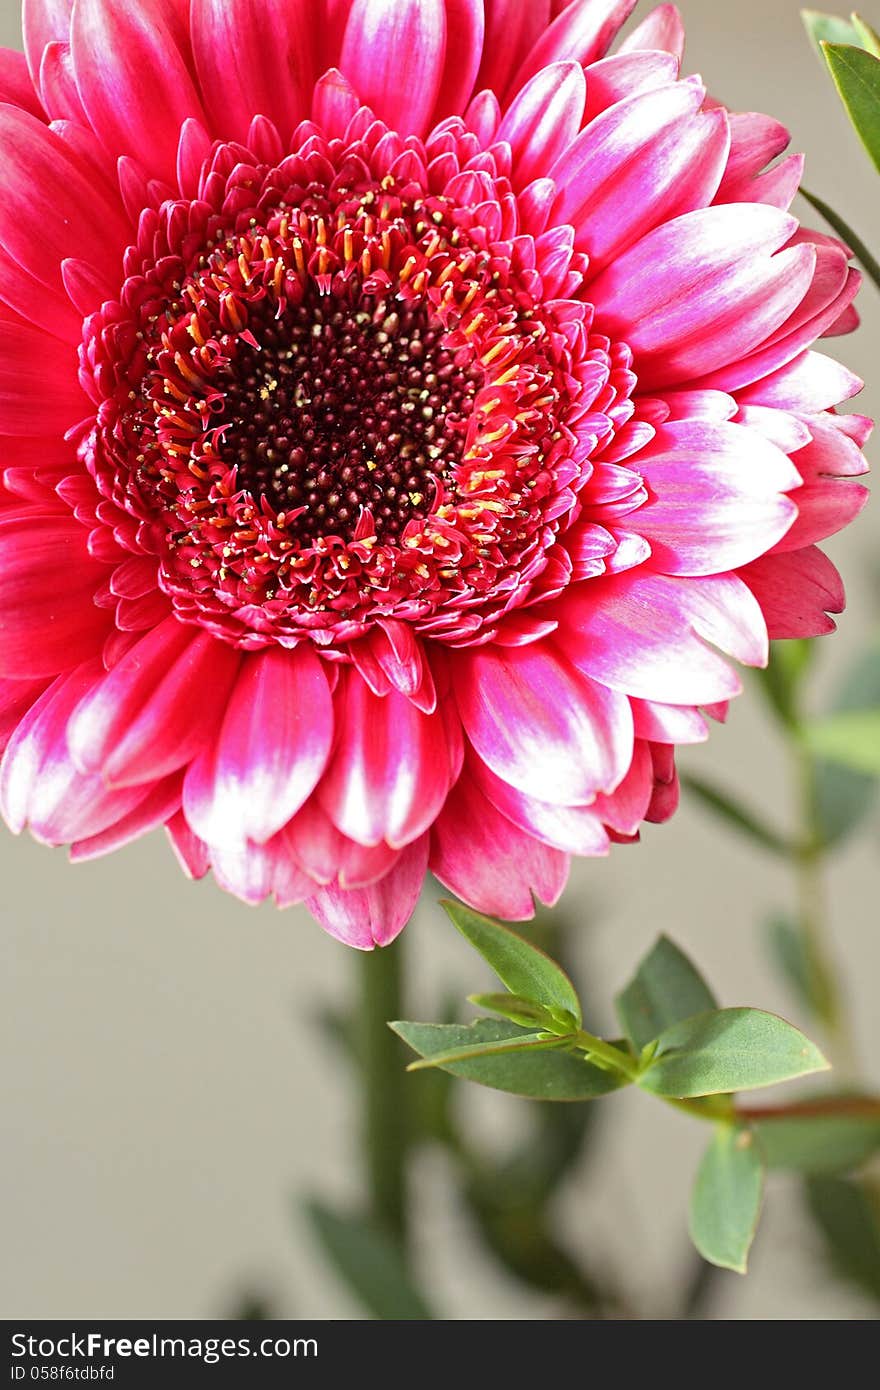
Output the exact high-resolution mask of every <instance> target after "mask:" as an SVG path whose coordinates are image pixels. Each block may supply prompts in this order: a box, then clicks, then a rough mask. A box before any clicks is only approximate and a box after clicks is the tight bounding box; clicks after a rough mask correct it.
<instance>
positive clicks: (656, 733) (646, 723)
mask: <svg viewBox="0 0 880 1390" xmlns="http://www.w3.org/2000/svg"><path fill="white" fill-rule="evenodd" d="M630 703H631V705H632V712H633V724H634V726H635V731H636V737H637V738H638V739H649V740H650V741H651V742H655V743H704V742H705V740H706V739H707V738H708V737H709V730H708V728H707V726H706V721H705V719H704V718H703V716H702V715H701V714H700V711H699V710H698V709H694V708H693V707H692V706H691V705H664V704H657V702H656V701H654V700H631V701H630Z"/></svg>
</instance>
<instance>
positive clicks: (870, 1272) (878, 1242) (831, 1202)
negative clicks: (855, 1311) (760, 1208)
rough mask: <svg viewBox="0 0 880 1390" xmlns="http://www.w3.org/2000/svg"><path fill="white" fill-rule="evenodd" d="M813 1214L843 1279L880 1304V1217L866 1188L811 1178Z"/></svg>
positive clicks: (843, 1181)
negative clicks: (879, 1301)
mask: <svg viewBox="0 0 880 1390" xmlns="http://www.w3.org/2000/svg"><path fill="white" fill-rule="evenodd" d="M806 1191H807V1202H808V1204H809V1208H810V1214H811V1215H812V1217H813V1220H814V1221H815V1222H816V1225H817V1226H818V1227H819V1230H820V1231H821V1232H822V1235H823V1236H824V1238H825V1248H826V1251H827V1254H828V1258H829V1260H830V1262H831V1264H832V1266H833V1267H834V1269H835V1270H836V1271H837V1273H838V1274H839V1275H840V1277H841V1278H843V1279H847V1280H849V1281H850V1282H851V1283H853V1284H855V1285H857V1287H858V1288H860V1289H861V1290H862V1292H863V1293H866V1294H868V1296H869V1297H871V1298H875V1299H878V1300H880V1213H878V1211H877V1205H876V1202H875V1201H873V1200H872V1198H871V1196H870V1195H869V1193H868V1191H866V1189H865V1187H864V1186H863V1185H862V1184H861V1183H859V1182H857V1181H854V1180H853V1179H851V1178H849V1179H847V1178H809V1179H808V1181H807V1185H806Z"/></svg>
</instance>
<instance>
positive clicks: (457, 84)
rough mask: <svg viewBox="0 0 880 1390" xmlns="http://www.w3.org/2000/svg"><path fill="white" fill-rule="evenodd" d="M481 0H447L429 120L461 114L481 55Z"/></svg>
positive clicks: (483, 24) (482, 32) (470, 90)
mask: <svg viewBox="0 0 880 1390" xmlns="http://www.w3.org/2000/svg"><path fill="white" fill-rule="evenodd" d="M485 27H486V20H485V14H484V7H483V0H446V61H445V63H444V67H443V76H442V77H441V79H440V90H439V92H438V94H437V104H436V106H435V108H434V113H433V116H432V117H431V124H432V125H433V124H435V123H436V122H437V121H442V120H444V119H445V118H446V117H447V116H458V115H460V114H461V113H462V112H463V111H464V109H465V107H466V106H467V104H468V102H469V101H470V98H471V93H472V92H473V90H474V83H475V81H476V78H477V73H478V71H479V68H480V60H481V59H482V56H483V38H484V33H485Z"/></svg>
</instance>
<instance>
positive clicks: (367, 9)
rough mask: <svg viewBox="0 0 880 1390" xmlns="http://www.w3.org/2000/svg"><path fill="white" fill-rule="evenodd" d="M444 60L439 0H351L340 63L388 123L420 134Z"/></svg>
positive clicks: (442, 13) (443, 17) (432, 104)
mask: <svg viewBox="0 0 880 1390" xmlns="http://www.w3.org/2000/svg"><path fill="white" fill-rule="evenodd" d="M445 60H446V7H445V5H444V3H443V0H354V4H353V5H352V7H351V12H350V14H349V16H348V23H347V24H346V26H345V37H344V39H343V43H342V56H341V58H340V62H339V66H340V68H341V69H342V71H343V72H344V73H345V76H346V77H347V78H348V79H349V81H350V82H351V83H352V85H353V86H354V88H355V90H356V91H357V93H358V95H359V96H360V98H361V100H362V101H365V102H367V103H368V105H370V106H371V107H372V108H373V110H374V111H375V112H376V115H377V116H379V117H380V118H381V119H382V120H384V121H385V122H386V123H387V124H388V125H389V126H391V127H392V129H394V130H399V131H400V132H401V133H402V134H404V135H410V134H413V135H422V134H424V132H425V131H426V130H427V128H428V123H429V121H430V118H431V113H432V111H433V110H434V107H435V105H436V103H437V98H438V96H439V93H440V82H441V79H442V77H443V71H444V64H445Z"/></svg>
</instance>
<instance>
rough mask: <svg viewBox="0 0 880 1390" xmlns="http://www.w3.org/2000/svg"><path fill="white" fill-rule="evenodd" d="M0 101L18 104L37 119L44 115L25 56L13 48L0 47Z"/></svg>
mask: <svg viewBox="0 0 880 1390" xmlns="http://www.w3.org/2000/svg"><path fill="white" fill-rule="evenodd" d="M0 102H8V103H9V105H10V106H20V107H21V109H22V111H29V112H30V114H31V115H32V116H36V117H37V119H38V120H41V119H43V118H44V116H45V112H44V111H43V108H42V106H41V104H40V98H39V96H38V95H37V93H36V91H35V90H34V84H33V82H32V81H31V77H30V73H29V72H28V65H27V61H26V59H25V56H24V54H23V53H17V52H16V51H15V49H13V48H0Z"/></svg>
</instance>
